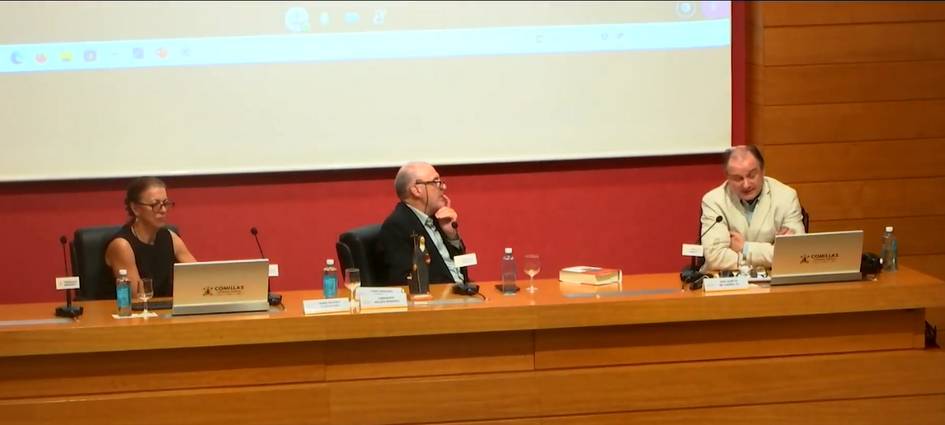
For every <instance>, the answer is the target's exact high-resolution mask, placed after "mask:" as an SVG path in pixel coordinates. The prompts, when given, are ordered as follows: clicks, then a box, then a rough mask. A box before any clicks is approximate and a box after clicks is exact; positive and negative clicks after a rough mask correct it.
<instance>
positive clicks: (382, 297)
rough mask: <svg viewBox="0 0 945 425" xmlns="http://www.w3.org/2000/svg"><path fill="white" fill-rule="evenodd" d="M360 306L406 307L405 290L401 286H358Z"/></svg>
mask: <svg viewBox="0 0 945 425" xmlns="http://www.w3.org/2000/svg"><path fill="white" fill-rule="evenodd" d="M358 298H360V299H361V308H362V309H365V308H390V307H406V306H407V292H405V291H404V289H403V288H365V287H363V286H362V287H360V288H358Z"/></svg>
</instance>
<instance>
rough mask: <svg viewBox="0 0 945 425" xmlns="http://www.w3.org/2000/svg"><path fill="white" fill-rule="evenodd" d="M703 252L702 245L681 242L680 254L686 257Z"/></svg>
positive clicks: (695, 255)
mask: <svg viewBox="0 0 945 425" xmlns="http://www.w3.org/2000/svg"><path fill="white" fill-rule="evenodd" d="M704 253H705V250H704V249H703V248H702V245H693V244H688V243H684V244H682V255H683V256H686V257H701V256H702V255H703V254H704Z"/></svg>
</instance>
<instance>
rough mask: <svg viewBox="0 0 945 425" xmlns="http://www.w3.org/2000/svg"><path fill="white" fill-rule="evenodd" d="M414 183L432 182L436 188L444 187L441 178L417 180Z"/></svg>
mask: <svg viewBox="0 0 945 425" xmlns="http://www.w3.org/2000/svg"><path fill="white" fill-rule="evenodd" d="M415 184H423V185H427V184H432V185H434V186H436V187H437V189H442V188H444V187H446V182H445V181H443V180H440V179H433V180H430V181H423V180H417V182H416V183H415Z"/></svg>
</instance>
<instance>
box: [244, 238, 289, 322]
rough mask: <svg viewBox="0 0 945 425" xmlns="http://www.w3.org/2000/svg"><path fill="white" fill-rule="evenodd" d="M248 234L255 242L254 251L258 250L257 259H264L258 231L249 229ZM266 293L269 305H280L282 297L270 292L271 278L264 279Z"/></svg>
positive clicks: (264, 255)
mask: <svg viewBox="0 0 945 425" xmlns="http://www.w3.org/2000/svg"><path fill="white" fill-rule="evenodd" d="M249 233H251V234H252V235H253V239H255V240H256V249H258V250H259V258H266V254H263V249H262V244H260V243H259V229H257V228H256V226H253V227H250V228H249ZM266 281H267V284H266V292H268V293H269V305H279V304H282V295H279V294H276V293H273V292H272V278H269V277H267V278H266Z"/></svg>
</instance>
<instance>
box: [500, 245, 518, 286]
mask: <svg viewBox="0 0 945 425" xmlns="http://www.w3.org/2000/svg"><path fill="white" fill-rule="evenodd" d="M500 269H501V270H502V292H503V293H506V294H514V293H515V289H516V288H517V287H516V286H515V271H516V268H515V257H512V248H506V249H505V255H503V256H502V265H501V268H500Z"/></svg>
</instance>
